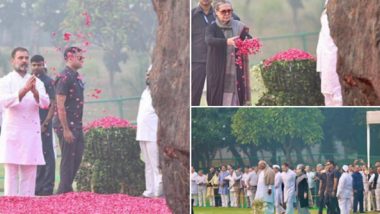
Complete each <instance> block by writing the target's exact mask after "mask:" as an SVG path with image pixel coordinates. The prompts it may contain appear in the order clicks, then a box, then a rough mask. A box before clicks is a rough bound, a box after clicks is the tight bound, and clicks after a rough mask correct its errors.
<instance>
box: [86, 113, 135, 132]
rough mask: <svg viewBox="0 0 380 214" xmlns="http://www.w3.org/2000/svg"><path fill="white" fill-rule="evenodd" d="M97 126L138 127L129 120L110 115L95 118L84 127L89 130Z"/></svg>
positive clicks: (106, 127) (104, 127)
mask: <svg viewBox="0 0 380 214" xmlns="http://www.w3.org/2000/svg"><path fill="white" fill-rule="evenodd" d="M95 128H103V129H109V128H136V127H135V126H133V125H132V124H131V123H130V122H129V121H128V120H124V119H121V118H117V117H113V116H108V117H104V118H101V119H99V120H95V121H93V122H90V123H88V124H87V125H86V126H85V127H84V128H83V130H84V132H88V131H90V130H91V129H95Z"/></svg>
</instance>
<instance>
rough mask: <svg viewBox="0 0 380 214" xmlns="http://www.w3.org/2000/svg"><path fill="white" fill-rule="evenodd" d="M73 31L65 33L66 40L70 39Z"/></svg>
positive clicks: (64, 38)
mask: <svg viewBox="0 0 380 214" xmlns="http://www.w3.org/2000/svg"><path fill="white" fill-rule="evenodd" d="M70 37H71V33H65V34H63V40H65V41H66V42H68V41H70Z"/></svg>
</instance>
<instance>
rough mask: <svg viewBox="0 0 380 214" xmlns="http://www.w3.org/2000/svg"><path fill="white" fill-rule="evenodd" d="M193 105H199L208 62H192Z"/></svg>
mask: <svg viewBox="0 0 380 214" xmlns="http://www.w3.org/2000/svg"><path fill="white" fill-rule="evenodd" d="M191 66H192V68H191V105H193V106H199V105H200V103H201V97H202V93H203V87H204V85H205V80H206V63H202V62H193V63H191Z"/></svg>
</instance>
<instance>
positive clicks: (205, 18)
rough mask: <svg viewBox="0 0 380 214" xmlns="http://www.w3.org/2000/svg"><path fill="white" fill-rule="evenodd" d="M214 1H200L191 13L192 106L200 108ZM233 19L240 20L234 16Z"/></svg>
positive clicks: (213, 14)
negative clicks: (207, 38)
mask: <svg viewBox="0 0 380 214" xmlns="http://www.w3.org/2000/svg"><path fill="white" fill-rule="evenodd" d="M211 3H212V0H199V3H198V6H197V7H195V8H193V9H192V11H191V105H193V106H199V105H200V101H201V97H202V92H203V87H204V84H205V79H206V60H207V59H206V58H207V45H206V41H205V36H206V28H207V27H208V26H209V25H210V24H211V23H213V22H214V21H215V11H214V9H213V8H212V6H211ZM232 16H233V18H234V19H236V20H240V18H239V17H238V16H237V15H235V14H232Z"/></svg>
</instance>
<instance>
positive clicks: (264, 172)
mask: <svg viewBox="0 0 380 214" xmlns="http://www.w3.org/2000/svg"><path fill="white" fill-rule="evenodd" d="M258 167H259V170H260V172H259V180H258V182H257V192H256V196H255V200H262V201H264V203H265V207H264V213H265V214H273V213H274V194H273V186H274V177H275V174H274V172H273V170H272V169H271V168H270V167H269V166H268V164H267V163H266V162H265V161H263V160H261V161H260V162H259V164H258Z"/></svg>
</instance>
